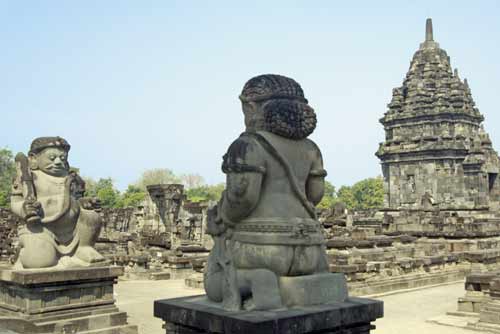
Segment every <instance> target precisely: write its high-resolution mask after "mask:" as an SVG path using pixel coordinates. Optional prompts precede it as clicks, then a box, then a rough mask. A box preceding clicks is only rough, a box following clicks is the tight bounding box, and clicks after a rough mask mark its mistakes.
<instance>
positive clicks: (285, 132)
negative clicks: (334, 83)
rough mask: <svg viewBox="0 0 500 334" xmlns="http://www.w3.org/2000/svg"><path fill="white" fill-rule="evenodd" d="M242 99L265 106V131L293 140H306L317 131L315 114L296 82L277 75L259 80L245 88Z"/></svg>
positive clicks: (261, 77) (265, 76)
mask: <svg viewBox="0 0 500 334" xmlns="http://www.w3.org/2000/svg"><path fill="white" fill-rule="evenodd" d="M240 99H241V101H243V102H259V103H262V104H263V106H262V108H263V112H264V130H267V131H269V132H272V133H274V134H277V135H279V136H282V137H286V138H290V139H296V140H297V139H303V138H306V137H307V136H309V135H310V134H311V133H312V132H313V131H314V129H315V128H316V122H317V121H316V113H315V112H314V109H313V108H311V107H310V106H309V105H308V102H307V99H306V98H305V97H304V91H303V90H302V88H301V87H300V85H299V84H298V83H297V82H296V81H295V80H293V79H291V78H287V77H285V76H282V75H277V74H264V75H259V76H256V77H254V78H252V79H250V80H248V82H247V83H246V84H245V86H244V87H243V91H242V92H241V95H240Z"/></svg>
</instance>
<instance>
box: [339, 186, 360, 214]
mask: <svg viewBox="0 0 500 334" xmlns="http://www.w3.org/2000/svg"><path fill="white" fill-rule="evenodd" d="M337 199H338V201H339V202H342V203H344V204H345V206H346V207H347V208H348V209H354V208H356V207H357V202H356V198H355V196H354V193H353V191H352V187H349V186H342V187H340V188H339V190H338V191H337Z"/></svg>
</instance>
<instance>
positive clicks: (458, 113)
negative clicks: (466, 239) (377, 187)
mask: <svg viewBox="0 0 500 334" xmlns="http://www.w3.org/2000/svg"><path fill="white" fill-rule="evenodd" d="M388 107H389V110H388V111H387V112H386V113H385V114H384V117H383V118H382V119H381V120H380V122H381V123H382V125H383V126H384V130H385V135H386V140H385V142H383V143H382V144H380V148H379V150H378V151H377V153H376V155H377V157H378V158H379V159H380V160H381V164H382V172H383V175H384V190H385V201H384V206H385V207H386V208H388V209H424V210H429V209H432V208H439V209H441V210H480V211H484V210H488V209H491V210H496V209H498V203H499V199H500V197H499V196H500V183H499V180H498V179H497V176H498V171H499V165H500V162H499V159H498V154H497V153H496V152H495V150H493V148H492V145H491V141H490V139H489V136H488V134H487V133H486V132H485V131H484V129H483V127H482V124H481V123H482V122H483V120H484V117H483V116H482V115H481V113H480V112H479V110H478V109H477V108H476V106H475V103H474V100H473V98H472V95H471V90H470V88H469V85H468V83H467V79H464V80H461V79H460V77H459V76H458V71H457V70H456V69H455V71H452V68H451V65H450V57H449V56H448V55H447V53H446V51H444V50H443V49H441V48H440V47H439V44H438V43H436V42H434V39H433V32H432V24H431V22H430V21H428V24H427V31H426V39H425V42H423V43H422V44H421V45H420V48H419V50H418V51H417V52H416V53H415V55H414V56H413V60H412V61H411V64H410V69H409V71H408V73H407V74H406V78H405V80H404V82H403V85H402V86H401V87H398V88H395V89H394V90H393V96H392V101H391V102H390V103H389V105H388Z"/></svg>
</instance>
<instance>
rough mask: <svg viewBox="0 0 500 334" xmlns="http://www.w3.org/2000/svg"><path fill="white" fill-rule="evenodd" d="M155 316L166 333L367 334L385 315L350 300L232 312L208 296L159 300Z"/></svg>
mask: <svg viewBox="0 0 500 334" xmlns="http://www.w3.org/2000/svg"><path fill="white" fill-rule="evenodd" d="M154 316H155V317H157V318H161V319H163V321H165V329H166V333H167V334H194V333H197V334H200V333H221V334H222V333H223V334H230V333H234V334H236V333H237V334H255V333H259V334H281V333H283V334H284V333H287V334H306V333H317V334H319V333H325V334H326V333H332V334H333V333H338V334H368V333H370V330H372V329H374V328H375V326H374V325H372V324H371V322H373V321H375V320H376V319H377V318H381V317H382V316H383V303H382V302H381V301H377V300H372V299H365V298H354V297H351V298H348V299H347V300H346V301H345V302H341V303H330V304H323V305H314V306H307V307H294V308H289V309H280V310H269V311H239V312H229V311H226V310H224V309H223V308H222V307H221V306H220V304H217V303H213V302H210V301H209V300H208V299H207V297H206V296H205V295H200V296H193V297H184V298H176V299H164V300H157V301H155V304H154Z"/></svg>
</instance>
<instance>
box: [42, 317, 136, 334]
mask: <svg viewBox="0 0 500 334" xmlns="http://www.w3.org/2000/svg"><path fill="white" fill-rule="evenodd" d="M126 324H127V313H126V312H114V313H104V314H98V315H89V316H84V317H79V318H69V319H64V320H56V321H46V322H39V323H37V324H36V327H37V328H39V329H43V331H47V332H50V331H53V330H54V329H55V328H59V327H61V326H62V327H64V326H68V327H69V328H72V329H76V330H77V332H78V333H80V332H81V331H84V330H98V329H103V328H108V327H113V326H123V325H126Z"/></svg>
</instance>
